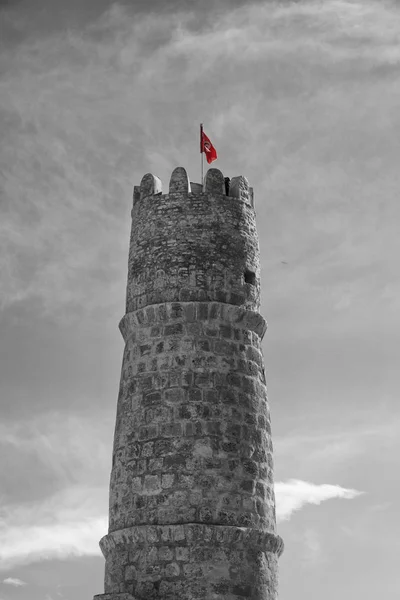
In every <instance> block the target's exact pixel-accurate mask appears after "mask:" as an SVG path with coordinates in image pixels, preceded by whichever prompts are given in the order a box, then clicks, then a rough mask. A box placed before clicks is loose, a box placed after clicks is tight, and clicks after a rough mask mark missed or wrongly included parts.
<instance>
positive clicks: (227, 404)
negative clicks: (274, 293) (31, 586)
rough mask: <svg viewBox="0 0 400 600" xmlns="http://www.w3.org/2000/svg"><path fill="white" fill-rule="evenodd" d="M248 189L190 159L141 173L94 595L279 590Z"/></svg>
mask: <svg viewBox="0 0 400 600" xmlns="http://www.w3.org/2000/svg"><path fill="white" fill-rule="evenodd" d="M259 306H260V264H259V245H258V237H257V231H256V221H255V211H254V205H253V190H252V188H249V186H248V182H247V180H246V178H245V177H234V178H233V179H232V180H230V181H229V180H228V179H224V177H223V175H222V173H221V172H220V171H219V170H218V169H209V170H208V172H207V174H206V176H205V179H204V184H203V185H201V184H197V183H190V182H189V180H188V176H187V174H186V171H185V169H183V168H182V167H178V168H177V169H175V170H174V171H173V173H172V176H171V180H170V184H169V193H168V194H163V193H162V188H161V181H160V180H159V179H158V178H157V177H155V176H153V175H151V174H147V175H145V176H144V177H143V179H142V182H141V184H140V186H135V188H134V197H133V209H132V233H131V240H130V250H129V268H128V285H127V297H126V314H125V316H124V317H123V319H122V321H121V323H120V329H121V332H122V335H123V338H124V340H125V351H124V356H123V363H122V373H121V384H120V389H119V398H118V408H117V418H116V426H115V436H114V449H113V460H112V472H111V482H110V512H109V532H108V535H106V536H105V537H104V538H103V539H102V540H101V541H100V547H101V550H102V552H103V554H104V556H105V559H106V568H105V594H101V595H98V596H95V599H96V600H151V599H161V598H165V599H167V598H168V599H171V600H189V599H190V600H191V599H199V600H217V599H218V600H244V599H245V598H247V599H251V600H272V599H275V598H277V561H278V557H279V556H280V554H281V552H282V549H283V542H282V540H281V538H280V537H279V536H278V535H277V533H276V519H275V497H274V487H273V460H272V442H271V428H270V414H269V408H268V402H267V388H266V383H265V370H264V362H263V355H262V350H261V340H262V338H263V336H264V333H265V331H266V328H267V325H266V322H265V320H264V319H263V317H262V316H261V315H260V314H259V312H258V310H259Z"/></svg>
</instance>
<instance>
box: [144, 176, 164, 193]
mask: <svg viewBox="0 0 400 600" xmlns="http://www.w3.org/2000/svg"><path fill="white" fill-rule="evenodd" d="M161 192H162V183H161V180H160V179H159V178H158V177H156V176H155V175H152V173H147V174H146V175H143V177H142V181H141V182H140V198H148V197H149V196H153V195H154V194H161Z"/></svg>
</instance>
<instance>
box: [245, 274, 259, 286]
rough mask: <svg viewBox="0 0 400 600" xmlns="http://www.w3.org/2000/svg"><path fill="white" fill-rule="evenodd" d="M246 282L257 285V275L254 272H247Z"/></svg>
mask: <svg viewBox="0 0 400 600" xmlns="http://www.w3.org/2000/svg"><path fill="white" fill-rule="evenodd" d="M244 282H245V283H250V284H251V285H256V274H255V273H253V271H245V272H244Z"/></svg>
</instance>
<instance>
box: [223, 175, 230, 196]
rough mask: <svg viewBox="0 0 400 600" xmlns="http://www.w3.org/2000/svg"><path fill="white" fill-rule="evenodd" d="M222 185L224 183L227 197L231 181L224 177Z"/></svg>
mask: <svg viewBox="0 0 400 600" xmlns="http://www.w3.org/2000/svg"><path fill="white" fill-rule="evenodd" d="M224 183H225V196H229V188H230V185H231V180H230V179H229V177H224Z"/></svg>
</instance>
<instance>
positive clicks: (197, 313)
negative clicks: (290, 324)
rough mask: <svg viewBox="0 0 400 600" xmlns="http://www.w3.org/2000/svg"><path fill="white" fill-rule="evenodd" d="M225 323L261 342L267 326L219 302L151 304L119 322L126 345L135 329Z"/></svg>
mask: <svg viewBox="0 0 400 600" xmlns="http://www.w3.org/2000/svg"><path fill="white" fill-rule="evenodd" d="M213 320H219V321H225V322H228V323H231V324H232V325H235V327H239V328H241V329H247V330H249V331H253V332H254V333H256V334H257V335H258V336H259V338H260V339H261V340H262V339H263V337H264V334H265V332H266V330H267V322H266V320H265V319H264V317H262V316H261V315H260V313H258V312H254V311H251V310H246V309H244V308H241V307H240V306H235V305H233V304H224V303H222V302H165V303H163V304H153V305H151V306H147V307H145V308H141V309H139V310H136V311H134V312H130V313H127V314H126V315H125V316H124V317H123V318H122V319H121V321H120V324H119V329H120V331H121V333H122V337H123V338H124V340H125V342H127V341H128V339H129V338H130V336H131V335H132V334H133V332H134V331H135V329H137V327H141V326H146V325H153V324H154V325H156V324H158V323H163V322H165V321H168V322H170V321H174V322H177V323H179V322H186V323H190V322H195V321H213Z"/></svg>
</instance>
